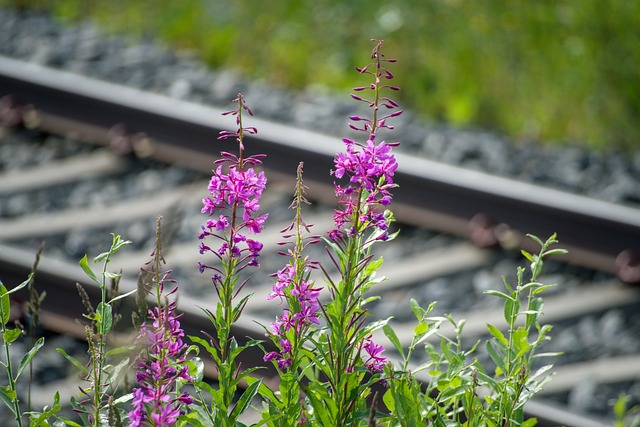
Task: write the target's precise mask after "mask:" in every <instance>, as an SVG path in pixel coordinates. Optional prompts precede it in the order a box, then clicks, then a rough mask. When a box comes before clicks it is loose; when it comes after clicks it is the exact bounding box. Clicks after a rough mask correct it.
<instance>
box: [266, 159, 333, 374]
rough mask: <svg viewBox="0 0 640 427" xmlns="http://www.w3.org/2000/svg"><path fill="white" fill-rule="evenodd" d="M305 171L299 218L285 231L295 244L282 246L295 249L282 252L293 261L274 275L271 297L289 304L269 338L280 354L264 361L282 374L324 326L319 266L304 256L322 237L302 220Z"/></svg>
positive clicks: (299, 186) (299, 187) (297, 201)
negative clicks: (312, 331) (309, 336)
mask: <svg viewBox="0 0 640 427" xmlns="http://www.w3.org/2000/svg"><path fill="white" fill-rule="evenodd" d="M302 168H303V164H302V163H300V165H299V166H298V172H297V181H296V187H295V196H294V200H293V202H292V203H291V206H289V208H290V209H295V211H296V213H295V218H294V220H293V221H292V222H291V224H290V225H289V226H288V227H286V228H285V229H283V230H281V232H282V233H284V235H283V237H284V238H285V239H293V240H289V241H284V242H280V243H279V244H280V245H283V246H284V245H290V246H291V247H290V248H288V249H287V251H286V252H285V251H280V252H279V253H280V255H283V256H286V257H288V258H289V263H288V264H287V265H286V266H285V267H283V268H282V269H281V270H279V271H278V272H277V273H275V274H273V277H275V278H276V280H275V283H274V285H273V291H272V292H271V293H270V294H269V295H268V296H267V299H268V300H272V299H274V298H279V299H280V301H286V302H287V307H286V308H285V309H284V312H283V314H282V315H280V316H278V318H277V320H276V321H275V322H273V323H271V325H270V331H269V332H270V333H269V334H267V336H271V337H272V339H273V341H274V343H275V344H276V345H277V346H278V347H279V348H280V351H279V352H277V351H272V352H269V353H267V354H266V355H265V357H264V360H265V361H266V362H269V361H272V360H275V361H276V363H277V366H278V369H280V370H281V371H284V370H286V369H288V368H290V367H291V366H292V365H296V366H297V362H296V361H295V358H296V350H297V349H299V348H300V346H301V345H303V344H304V342H305V341H306V334H307V332H308V330H309V329H310V328H311V327H312V326H313V325H319V324H320V318H319V312H320V303H319V302H318V297H319V295H320V291H321V288H316V287H314V281H313V280H312V279H311V277H310V276H311V271H312V270H314V269H317V267H318V263H317V262H315V261H311V260H309V258H308V257H307V256H305V255H304V250H305V248H306V247H307V246H308V245H312V244H316V243H318V242H319V239H320V236H317V235H311V234H309V233H310V231H311V227H312V224H306V223H305V222H304V220H303V218H302V205H303V204H309V201H308V200H307V199H306V197H305V188H306V187H305V185H304V182H303V181H302ZM292 231H293V232H294V233H293V234H292V233H291V232H292ZM305 234H307V235H306V236H305ZM294 362H296V363H294Z"/></svg>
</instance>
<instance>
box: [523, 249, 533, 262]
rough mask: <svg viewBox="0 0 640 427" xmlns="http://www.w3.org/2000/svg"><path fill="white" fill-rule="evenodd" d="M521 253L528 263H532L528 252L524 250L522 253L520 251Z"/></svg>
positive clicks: (531, 256) (531, 257)
mask: <svg viewBox="0 0 640 427" xmlns="http://www.w3.org/2000/svg"><path fill="white" fill-rule="evenodd" d="M520 252H521V253H522V255H523V256H524V257H525V258H526V259H528V260H529V261H530V262H533V261H534V259H533V255H531V254H530V253H529V252H527V251H525V250H524V249H523V250H522V251H520Z"/></svg>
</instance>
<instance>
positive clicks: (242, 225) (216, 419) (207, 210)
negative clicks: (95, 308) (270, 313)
mask: <svg viewBox="0 0 640 427" xmlns="http://www.w3.org/2000/svg"><path fill="white" fill-rule="evenodd" d="M234 102H235V103H237V104H238V107H237V108H236V109H235V110H232V111H228V112H226V113H224V115H232V116H234V117H235V118H236V125H237V129H236V131H233V132H229V131H222V132H220V136H219V138H218V139H221V140H223V139H233V140H235V142H236V143H237V144H238V154H237V155H235V154H232V153H229V152H226V151H223V152H221V153H220V154H221V159H220V160H217V161H216V162H215V164H216V165H217V168H216V169H215V170H214V171H213V175H212V177H211V181H210V183H209V187H208V189H209V192H210V196H209V197H206V198H204V199H203V200H202V203H203V208H202V213H204V214H208V216H209V219H207V221H206V223H205V225H204V226H202V231H201V233H200V235H199V239H200V240H202V242H201V244H200V253H201V254H203V255H212V256H213V258H214V262H215V263H203V262H200V263H199V269H200V272H201V273H204V272H205V271H208V272H212V278H211V280H212V283H213V286H214V288H215V290H216V293H217V295H218V302H217V305H216V308H215V311H211V310H208V309H205V310H204V311H205V312H206V314H207V315H208V316H209V319H210V320H211V322H212V324H213V327H214V329H215V334H216V336H215V337H213V336H210V340H209V341H208V342H207V341H205V340H203V339H201V338H199V337H191V338H192V340H194V341H195V342H197V343H199V344H200V345H202V346H203V347H204V348H205V349H206V350H207V351H208V352H209V353H210V354H211V356H212V357H213V360H214V362H215V364H216V368H217V369H218V374H219V376H218V382H219V389H218V390H216V391H214V390H210V392H211V394H212V401H211V406H210V407H209V406H208V405H207V404H206V402H205V399H204V398H201V399H200V403H201V404H202V405H203V411H201V414H204V418H206V421H208V422H210V423H211V424H212V425H216V426H229V427H231V426H235V423H236V420H237V417H238V416H239V415H240V414H241V413H242V411H243V410H244V409H245V408H246V406H247V405H248V404H249V402H250V401H251V399H252V398H253V396H254V395H255V393H256V390H257V388H258V387H259V383H254V384H253V385H252V386H251V387H249V388H248V389H247V390H246V391H245V393H244V394H243V397H242V398H241V399H240V400H239V402H237V403H235V404H234V402H233V399H234V396H235V392H236V389H237V386H238V383H239V382H240V381H241V380H242V379H243V378H244V377H245V376H246V375H248V373H249V372H250V371H251V370H247V371H244V372H241V371H240V367H239V366H238V365H237V364H236V358H237V357H238V355H239V354H240V353H241V352H242V351H243V350H244V349H246V348H247V347H250V346H253V345H254V344H255V343H254V342H249V343H248V344H246V345H244V346H239V345H238V343H237V342H236V340H235V338H233V337H232V336H231V328H232V325H233V324H234V323H235V322H236V321H237V320H238V319H239V318H240V316H241V314H242V311H243V309H244V306H245V305H246V303H247V300H248V298H249V297H250V295H248V296H246V297H244V298H242V299H241V300H240V301H239V302H237V303H234V298H235V297H236V296H237V295H238V293H239V292H240V291H241V290H242V288H243V287H244V285H245V284H246V283H247V281H248V280H249V279H248V278H246V279H244V280H242V281H241V282H239V280H240V276H239V273H240V272H242V271H243V270H245V269H246V268H249V267H259V266H260V264H259V262H258V258H259V256H260V251H261V250H262V247H263V245H262V243H260V242H259V241H257V240H254V239H253V238H251V237H250V236H251V235H257V234H259V233H260V232H261V231H262V229H263V227H264V222H265V220H266V219H267V216H268V214H264V215H261V214H259V213H258V211H259V209H260V197H261V195H262V192H263V190H264V189H265V187H266V184H267V179H266V177H265V174H264V172H257V171H256V170H255V169H254V166H257V165H260V164H261V163H262V162H261V159H262V158H263V157H265V155H264V154H256V155H253V156H247V157H245V156H244V143H245V135H247V134H255V133H256V132H257V130H256V128H254V127H246V126H244V124H243V112H246V113H248V114H249V115H253V113H252V112H251V109H250V108H249V107H248V106H247V105H246V103H245V100H244V97H243V96H242V94H238V97H237V98H236V99H235V100H234ZM208 241H212V242H213V243H214V245H213V247H212V246H209V244H208ZM200 386H201V388H205V389H207V387H208V386H207V385H206V384H205V383H200Z"/></svg>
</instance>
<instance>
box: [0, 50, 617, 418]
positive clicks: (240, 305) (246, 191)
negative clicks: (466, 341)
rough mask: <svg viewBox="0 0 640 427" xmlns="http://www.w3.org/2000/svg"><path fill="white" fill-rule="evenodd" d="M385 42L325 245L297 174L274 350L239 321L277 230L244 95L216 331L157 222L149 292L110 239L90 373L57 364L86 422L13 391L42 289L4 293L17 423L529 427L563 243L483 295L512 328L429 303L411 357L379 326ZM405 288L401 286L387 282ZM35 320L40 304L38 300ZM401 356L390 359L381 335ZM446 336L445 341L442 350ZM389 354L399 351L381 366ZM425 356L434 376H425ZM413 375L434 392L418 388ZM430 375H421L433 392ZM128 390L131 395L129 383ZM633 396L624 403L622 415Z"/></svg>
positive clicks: (223, 215)
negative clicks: (174, 270)
mask: <svg viewBox="0 0 640 427" xmlns="http://www.w3.org/2000/svg"><path fill="white" fill-rule="evenodd" d="M382 46H383V42H382V41H375V46H374V48H373V50H372V52H371V55H370V62H369V63H368V64H367V65H365V66H364V67H361V68H358V69H357V71H358V73H359V75H360V76H361V77H363V76H364V77H367V78H368V82H365V83H364V84H362V85H360V86H358V87H356V88H355V89H354V94H352V95H351V96H352V98H353V99H354V100H356V101H358V102H362V103H364V104H366V105H367V106H368V107H369V111H370V115H369V116H351V117H350V118H349V119H350V124H349V126H350V127H351V129H353V130H355V131H356V134H359V135H362V138H361V139H360V140H358V139H348V138H344V139H343V143H344V150H343V151H341V152H339V153H337V154H336V155H335V158H334V168H333V169H332V170H331V171H330V173H331V175H332V177H333V180H334V186H335V187H334V189H335V196H336V200H337V207H336V209H335V210H334V213H333V220H334V227H333V228H332V229H331V230H330V231H329V232H328V233H327V234H326V235H323V236H321V235H316V234H314V233H313V231H312V225H311V224H308V223H307V222H305V220H304V208H305V206H306V205H307V204H309V202H308V200H307V199H306V188H307V187H306V186H305V184H304V180H303V167H304V165H303V164H302V163H300V165H299V167H298V171H297V180H296V184H295V188H294V191H293V202H292V203H291V206H290V208H291V210H292V211H293V219H292V222H291V224H290V225H289V226H288V227H286V228H285V229H284V230H282V234H283V235H282V239H283V241H282V242H281V247H282V250H281V252H280V253H281V255H283V259H284V262H283V267H282V268H281V269H280V270H278V271H276V272H273V278H274V283H273V287H272V290H271V292H270V293H268V295H267V292H265V295H264V296H263V297H266V298H267V299H269V300H273V303H274V304H277V303H280V304H281V307H282V308H283V310H282V313H281V314H279V315H278V316H277V317H276V318H275V319H274V321H273V323H271V324H270V325H263V328H264V332H265V336H264V339H263V340H257V339H250V340H248V341H246V342H244V343H242V344H241V343H239V341H238V340H237V337H235V336H234V334H233V331H234V325H235V323H236V322H238V320H239V319H240V318H241V316H242V315H243V311H244V308H245V306H246V304H247V302H248V301H249V299H250V298H257V297H260V296H259V295H252V294H249V295H246V296H243V295H244V294H243V292H242V291H243V289H244V287H245V285H246V284H247V282H248V281H249V280H250V276H249V277H248V278H241V277H247V275H245V274H243V275H242V276H241V274H240V273H246V272H248V271H250V270H252V269H258V268H261V267H260V262H259V260H260V254H261V251H262V249H263V245H262V243H260V242H259V238H260V233H261V231H262V230H263V228H264V225H265V222H266V221H267V219H268V214H267V213H261V211H260V209H261V206H260V197H261V195H262V192H263V190H264V189H265V188H266V185H267V177H266V174H265V172H264V171H261V170H259V167H260V165H261V163H262V161H263V160H264V158H265V156H264V155H262V154H257V155H252V156H246V155H245V144H247V143H248V141H247V135H252V134H255V133H256V132H257V131H258V130H257V129H256V128H254V127H252V126H249V125H247V120H248V119H249V117H250V116H251V115H252V111H251V109H250V108H249V106H248V105H247V103H246V101H245V99H244V97H243V95H242V94H239V95H238V97H237V98H236V99H235V103H236V107H235V108H234V109H233V110H231V111H229V112H227V113H225V115H229V116H231V117H233V118H234V119H235V123H236V128H235V130H234V131H223V132H221V135H220V139H231V141H232V144H234V145H236V149H235V150H234V153H232V152H230V151H223V152H222V153H221V157H220V160H218V161H216V164H215V169H214V170H213V174H212V177H211V180H210V182H209V185H208V190H209V195H208V196H207V197H205V198H204V199H203V205H202V213H203V214H204V215H205V216H206V219H205V220H204V225H202V227H201V230H200V233H199V235H198V238H199V240H200V243H199V248H200V253H201V254H202V256H203V260H202V261H200V262H199V264H198V269H199V271H200V273H202V274H206V275H208V276H209V277H210V279H211V283H212V291H213V292H212V295H213V298H215V306H214V308H213V309H205V308H203V309H202V310H203V313H204V314H205V315H206V316H207V317H208V319H209V320H210V322H211V326H210V329H208V330H205V331H202V335H201V336H188V337H186V336H185V332H184V331H183V329H182V327H181V325H180V317H181V314H180V312H179V307H178V303H177V295H178V284H177V283H175V282H174V281H173V280H172V279H171V278H170V270H165V268H164V265H165V262H164V257H163V255H162V238H161V230H162V229H161V224H160V220H158V226H157V232H156V235H157V239H156V243H155V247H154V250H153V253H152V254H151V259H150V261H149V262H148V263H147V264H146V266H145V267H144V268H143V271H142V273H141V276H140V280H139V286H138V288H137V289H136V290H133V291H131V292H128V293H120V292H118V282H119V280H120V277H121V273H114V272H111V271H110V269H109V268H110V267H109V264H110V261H111V259H112V257H113V256H114V255H115V254H116V253H117V252H118V251H120V250H122V249H123V248H125V246H126V245H127V244H128V243H129V242H128V241H126V240H123V239H122V238H121V237H120V236H116V235H114V236H113V241H112V245H111V247H110V248H109V250H108V251H107V252H104V253H103V254H100V255H98V256H97V257H95V258H94V263H101V264H102V265H101V270H100V272H99V273H96V272H94V268H93V267H92V265H91V263H90V262H89V260H88V257H87V256H85V257H84V258H83V259H82V260H81V261H80V266H81V267H82V269H83V270H84V272H85V273H86V274H87V276H88V277H89V279H90V280H91V281H92V282H93V283H94V284H95V286H97V287H98V288H99V289H100V301H99V302H98V303H97V305H95V306H94V305H93V304H92V302H91V301H90V299H89V297H88V296H87V293H86V292H85V291H84V289H83V288H82V287H80V286H79V292H80V298H81V299H82V301H83V303H84V304H85V307H86V313H85V314H84V320H85V322H86V327H85V331H86V337H87V343H88V348H89V351H88V353H89V360H90V361H89V364H88V366H85V365H84V364H83V363H82V362H81V361H79V360H78V359H76V358H74V357H72V356H70V355H68V354H66V353H65V352H64V350H62V349H59V352H60V353H61V354H62V355H63V356H64V357H65V358H66V359H67V360H68V361H69V362H70V363H71V364H72V365H74V366H75V367H77V369H78V370H79V371H80V373H81V374H82V376H83V378H84V379H85V381H84V382H83V383H82V384H81V385H79V393H78V395H77V396H75V397H73V398H72V399H71V401H70V405H71V407H72V408H73V409H74V411H75V412H76V413H77V418H76V419H71V418H69V417H65V416H62V415H61V414H60V413H59V411H60V409H61V402H60V398H59V395H56V396H55V398H54V401H53V402H52V404H51V405H49V406H47V407H45V408H42V409H41V410H39V411H36V410H31V409H30V410H24V409H23V408H22V406H21V403H22V402H21V399H22V397H21V396H20V394H19V393H18V390H17V388H16V380H17V379H18V378H19V377H20V376H21V375H22V374H23V373H24V372H25V369H26V368H27V367H28V366H29V363H30V361H31V360H32V358H33V357H34V356H35V355H36V353H37V351H38V350H39V349H40V348H41V347H42V346H43V345H44V341H43V339H42V338H40V339H38V340H36V341H34V340H31V341H30V342H31V343H32V345H31V347H30V348H29V350H28V351H27V353H26V354H24V355H23V356H21V362H20V363H19V366H17V367H16V366H15V365H14V364H13V363H12V357H11V354H10V353H11V343H12V342H14V341H15V340H17V339H18V338H19V337H20V336H21V335H22V333H23V330H22V328H20V327H19V326H17V327H15V326H12V324H11V322H10V315H11V306H10V298H11V295H12V294H13V293H15V292H17V291H18V290H20V289H22V288H25V287H27V286H31V279H32V277H29V278H28V279H27V280H26V281H25V282H24V283H22V284H20V285H18V286H16V287H14V288H13V289H11V290H7V288H6V287H5V286H4V285H1V284H0V328H1V332H2V344H3V348H4V353H5V359H3V362H2V364H3V366H4V367H5V370H6V373H7V382H6V383H4V385H2V387H1V388H0V397H1V398H2V401H3V402H4V403H5V404H6V405H7V406H8V408H9V409H10V411H11V413H12V414H13V415H14V416H15V420H16V424H17V425H18V426H20V427H21V426H23V425H27V423H28V425H31V426H51V425H54V426H62V425H68V426H72V427H77V426H95V427H98V426H107V425H109V426H124V425H126V426H136V427H137V426H155V427H157V426H174V425H175V426H187V425H188V426H197V427H204V426H212V427H213V426H223V427H239V426H244V425H245V424H244V421H243V417H242V416H243V414H245V413H247V412H248V411H252V412H254V413H257V414H258V421H256V422H255V423H254V424H252V425H255V426H269V427H285V426H290V427H294V426H310V427H311V426H323V427H329V426H330V427H335V426H358V427H372V426H386V427H392V426H393V427H395V426H407V427H408V426H425V425H428V426H439V427H452V426H461V427H462V426H465V427H471V426H474V427H480V426H486V427H516V426H519V427H531V426H534V425H535V424H536V420H535V419H527V418H526V417H525V414H524V408H525V405H526V403H527V401H528V400H529V399H531V397H533V396H534V395H535V394H536V393H538V392H539V391H540V390H542V388H543V387H544V384H545V383H546V382H547V381H549V380H550V379H551V375H550V372H551V369H552V365H551V364H546V365H544V367H542V368H539V369H536V370H534V369H533V368H532V366H533V361H534V359H536V358H548V357H550V356H553V355H551V354H540V353H539V352H538V347H539V345H540V344H541V343H542V342H543V341H545V340H548V339H549V333H550V331H551V326H549V325H543V324H541V323H540V317H541V315H542V311H543V299H542V296H541V294H542V293H543V292H544V290H545V289H547V288H549V287H550V285H546V284H543V283H540V282H539V279H538V278H539V276H540V273H541V271H542V268H543V263H544V260H545V259H546V257H548V256H550V255H560V254H562V253H564V250H562V249H558V248H555V247H553V246H554V245H555V244H556V243H557V240H556V237H555V235H552V236H551V237H549V238H548V239H546V240H540V239H538V238H537V237H535V236H530V237H531V238H532V239H533V240H534V241H535V242H536V243H537V244H538V245H539V246H540V250H539V252H538V253H533V254H531V253H528V252H525V251H523V255H524V257H525V258H526V259H527V261H528V267H527V268H524V267H520V268H518V270H517V281H516V282H515V283H509V282H507V281H506V280H505V281H504V283H503V286H502V287H501V288H500V289H499V290H492V291H488V292H487V294H489V295H491V296H493V297H496V298H500V299H502V301H503V307H504V309H503V312H504V319H505V321H506V324H507V325H508V326H507V328H506V330H500V329H499V328H498V327H497V326H495V325H491V324H489V325H487V328H488V332H489V334H490V336H491V338H490V339H489V340H487V341H486V342H484V343H481V342H478V343H476V345H474V346H472V347H471V348H464V347H463V345H462V336H463V332H464V321H463V320H456V319H453V318H452V317H451V316H450V315H445V316H434V315H433V314H432V310H433V308H434V306H435V304H436V302H433V303H432V304H430V305H429V306H428V307H421V306H419V305H418V303H417V302H416V301H414V300H411V301H407V305H408V308H410V309H411V310H412V312H413V314H414V315H415V318H416V326H415V328H414V336H413V339H412V341H411V343H410V344H409V346H408V347H405V346H403V345H402V344H401V342H400V340H399V338H398V336H397V335H396V333H395V331H394V329H393V326H392V322H391V320H392V319H375V318H373V315H372V314H371V313H370V312H369V311H368V304H369V303H371V302H372V301H374V300H376V299H377V297H375V296H374V295H373V294H372V290H373V289H374V288H377V287H380V286H384V281H385V280H387V279H386V278H385V277H382V276H380V275H379V273H378V271H379V269H380V267H381V266H382V264H383V259H382V258H381V257H377V256H376V255H375V252H374V250H375V248H376V247H377V246H378V245H383V244H385V243H386V242H388V241H390V240H392V239H393V238H394V237H395V236H396V233H390V226H391V224H392V223H393V221H394V217H393V214H392V212H391V211H390V206H391V202H392V198H393V190H394V188H395V187H396V186H397V184H396V183H395V182H394V175H395V171H396V169H397V167H398V165H397V162H396V159H395V157H394V154H393V148H394V147H395V146H397V145H398V143H397V142H385V141H379V138H378V134H379V131H380V130H382V129H384V130H385V131H390V130H392V129H393V125H392V123H391V122H392V121H393V119H394V118H396V117H398V116H399V115H400V114H402V110H400V109H399V108H398V104H397V103H396V101H394V100H393V99H392V98H391V97H390V93H395V92H397V91H398V90H399V88H398V87H396V86H394V85H392V84H391V80H392V79H393V78H394V76H393V73H392V72H391V71H390V69H389V68H390V66H391V65H392V64H394V63H395V59H388V58H386V57H385V55H384V54H383V52H382ZM310 245H324V246H325V247H326V251H327V253H328V254H329V259H330V262H331V263H332V264H333V266H332V267H333V269H334V270H335V271H337V274H329V273H328V270H329V268H328V266H325V265H322V264H321V263H319V262H317V261H315V260H313V259H310V257H309V255H308V253H307V252H309V251H308V248H309V246H310ZM390 280H393V278H390ZM133 293H135V294H136V298H135V301H136V303H135V306H136V307H137V310H136V311H135V313H134V315H133V319H132V321H133V324H134V325H136V327H137V328H138V330H139V333H138V335H137V338H136V339H135V341H134V342H132V343H129V344H126V345H124V346H116V345H114V344H113V342H112V340H110V339H109V336H110V335H111V334H112V332H113V330H114V325H115V324H116V323H117V322H118V320H120V319H121V317H122V316H121V315H120V314H119V310H118V306H119V304H120V302H122V301H124V300H125V299H126V298H128V297H133V295H132V294H133ZM31 295H32V299H33V301H32V302H31V305H32V306H33V307H37V306H39V303H40V302H41V301H42V296H40V295H38V294H37V292H31ZM444 324H450V325H451V326H453V328H454V330H455V332H456V333H455V337H454V338H448V337H446V336H445V335H444V334H443V335H440V332H439V331H440V326H441V325H444ZM385 337H386V340H387V341H388V342H389V343H390V344H391V346H392V347H393V351H395V353H396V354H395V355H388V353H389V350H386V349H385V348H384V346H383V345H382V341H381V340H382V339H384V338H385ZM434 337H439V341H438V344H433V342H434V341H433V338H434ZM479 345H483V346H485V348H486V350H487V352H488V354H489V355H490V357H491V360H492V362H493V363H492V364H491V365H490V366H484V365H482V364H481V363H480V362H479V361H478V359H477V358H476V357H475V350H476V348H477V347H478V346H479ZM248 351H252V352H262V354H263V355H264V357H263V358H264V365H263V366H241V364H240V362H239V360H240V359H239V358H240V356H241V355H242V354H243V353H244V352H248ZM385 352H386V353H387V355H385ZM418 353H420V359H421V360H423V362H422V363H421V364H420V365H415V364H414V363H413V360H414V357H415V356H416V354H418ZM205 356H206V358H208V359H210V360H211V361H212V363H213V366H214V368H215V373H216V378H217V383H216V384H214V385H212V384H211V383H209V382H207V381H205V378H204V362H203V360H204V358H205ZM266 367H270V369H271V370H272V371H275V372H276V373H277V378H278V381H276V382H269V384H267V383H266V382H264V381H263V379H262V376H261V373H262V371H263V370H264V368H266ZM418 377H420V378H421V379H420V380H419V379H418ZM425 378H426V379H425ZM132 379H133V381H132ZM626 403H627V401H626V400H621V403H619V404H618V405H617V406H616V411H617V412H616V413H617V414H619V415H620V416H623V415H624V413H625V411H626Z"/></svg>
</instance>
